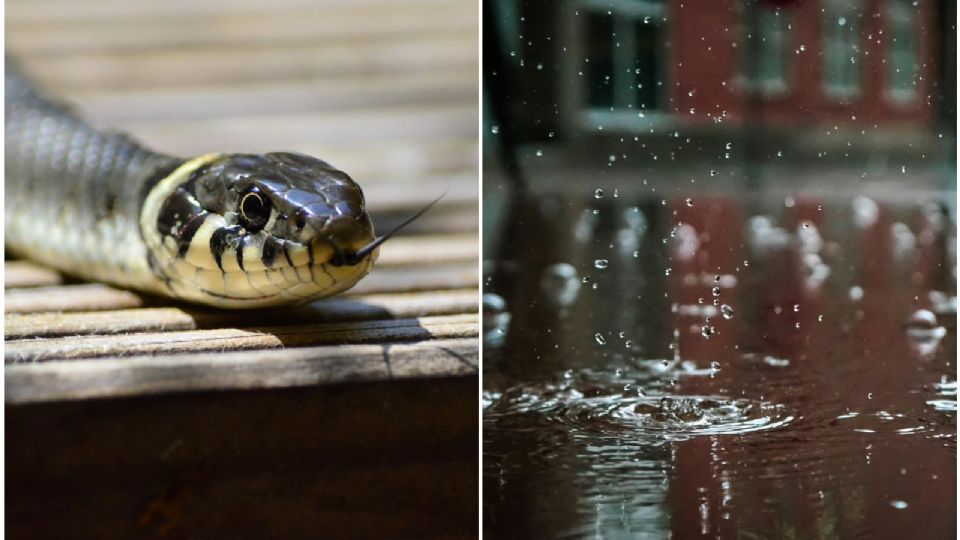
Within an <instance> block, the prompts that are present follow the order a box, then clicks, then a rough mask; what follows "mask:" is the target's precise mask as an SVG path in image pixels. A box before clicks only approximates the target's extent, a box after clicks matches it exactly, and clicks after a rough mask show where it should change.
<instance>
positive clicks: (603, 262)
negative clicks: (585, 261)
mask: <svg viewBox="0 0 960 540" xmlns="http://www.w3.org/2000/svg"><path fill="white" fill-rule="evenodd" d="M609 264H610V261H608V260H607V259H597V260H595V261H593V266H594V268H596V269H598V270H603V269H604V268H606V267H607V266H608V265H609Z"/></svg>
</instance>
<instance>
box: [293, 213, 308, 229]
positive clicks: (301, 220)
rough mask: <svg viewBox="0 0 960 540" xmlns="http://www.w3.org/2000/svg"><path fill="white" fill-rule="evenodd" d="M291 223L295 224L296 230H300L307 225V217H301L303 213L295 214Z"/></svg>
mask: <svg viewBox="0 0 960 540" xmlns="http://www.w3.org/2000/svg"><path fill="white" fill-rule="evenodd" d="M293 224H294V225H296V227H297V230H298V231H299V230H302V229H303V228H304V227H305V226H306V225H307V219H306V218H305V217H303V214H297V216H296V217H295V218H294V219H293Z"/></svg>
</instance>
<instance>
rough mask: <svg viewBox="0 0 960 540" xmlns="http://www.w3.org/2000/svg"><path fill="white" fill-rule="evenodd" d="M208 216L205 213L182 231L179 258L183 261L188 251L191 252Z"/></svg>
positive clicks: (179, 239) (179, 241)
mask: <svg viewBox="0 0 960 540" xmlns="http://www.w3.org/2000/svg"><path fill="white" fill-rule="evenodd" d="M207 215H208V214H207V213H206V212H203V213H202V214H199V215H197V216H195V217H194V218H193V219H191V220H190V221H188V222H187V223H186V225H184V226H183V227H182V228H181V229H180V236H179V237H177V257H179V258H181V259H182V258H184V257H186V256H187V251H190V243H191V242H193V237H194V236H195V235H196V234H197V231H199V230H200V226H201V225H203V222H204V221H206V219H207Z"/></svg>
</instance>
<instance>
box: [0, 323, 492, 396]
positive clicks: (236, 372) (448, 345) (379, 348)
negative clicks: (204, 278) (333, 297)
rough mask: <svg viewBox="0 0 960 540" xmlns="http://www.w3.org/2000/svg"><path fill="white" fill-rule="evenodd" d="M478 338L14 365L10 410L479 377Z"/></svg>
mask: <svg viewBox="0 0 960 540" xmlns="http://www.w3.org/2000/svg"><path fill="white" fill-rule="evenodd" d="M477 366H478V351H477V343H476V339H475V338H466V339H463V338H461V339H443V340H432V341H422V342H418V343H382V344H376V345H346V346H343V347H304V348H296V349H285V350H258V351H244V352H228V353H214V354H211V353H203V354H182V355H175V356H137V357H129V358H122V359H119V358H112V359H108V358H97V359H89V360H73V361H69V362H43V363H36V364H16V365H9V366H7V368H6V370H5V386H6V401H7V403H8V404H19V403H36V402H41V401H57V400H66V399H89V398H101V397H107V396H110V397H116V396H128V395H129V396H138V395H148V394H159V393H169V392H188V391H198V390H228V389H230V390H236V389H251V388H286V387H296V386H314V385H325V384H337V383H344V382H361V381H367V382H369V381H380V380H393V379H406V378H423V377H451V376H464V375H476V374H477Z"/></svg>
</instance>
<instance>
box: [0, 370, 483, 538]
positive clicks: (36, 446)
mask: <svg viewBox="0 0 960 540" xmlns="http://www.w3.org/2000/svg"><path fill="white" fill-rule="evenodd" d="M8 387H9V386H8ZM477 400H478V386H477V378H476V376H469V377H463V376H460V377H449V378H439V379H438V378H429V379H420V378H408V379H396V380H388V381H384V382H366V383H362V384H340V385H330V386H321V387H316V386H311V387H305V388H290V389H277V390H246V391H242V392H240V391H220V392H203V393H186V394H184V393H176V394H172V395H155V396H143V397H137V398H117V399H84V400H77V399H71V400H66V401H57V402H45V403H34V404H19V405H8V406H7V408H6V422H5V433H6V448H5V458H6V478H5V486H6V493H7V495H8V497H7V499H6V504H5V525H4V530H5V533H6V537H7V538H8V539H14V538H28V539H33V538H158V537H161V538H314V537H316V536H317V535H318V534H320V535H322V536H324V537H328V538H378V537H383V536H385V535H386V536H389V537H391V538H448V539H452V538H468V537H475V536H476V534H477V523H478V518H479V516H478V513H479V510H478V505H477V489H478V488H479V485H478V475H477V471H478V470H479V469H478V467H479V455H478V452H477V448H478V444H479V437H478V430H477V420H476V419H477V402H478V401H477Z"/></svg>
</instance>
